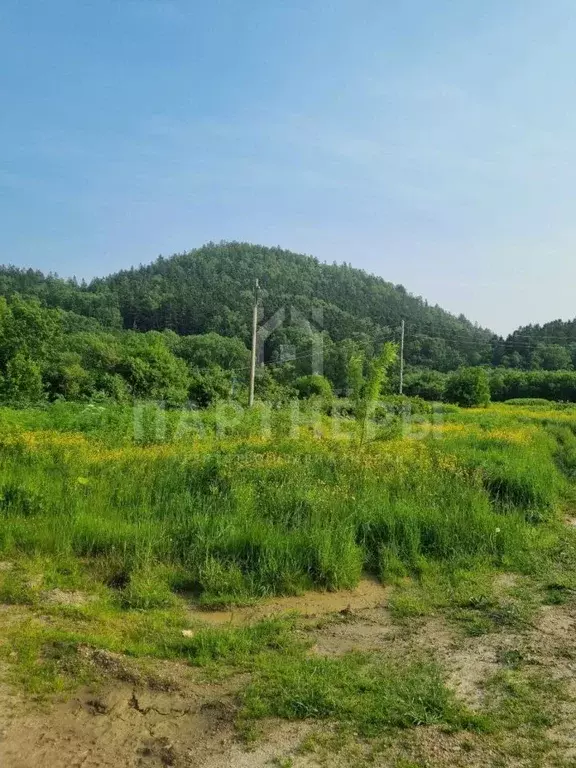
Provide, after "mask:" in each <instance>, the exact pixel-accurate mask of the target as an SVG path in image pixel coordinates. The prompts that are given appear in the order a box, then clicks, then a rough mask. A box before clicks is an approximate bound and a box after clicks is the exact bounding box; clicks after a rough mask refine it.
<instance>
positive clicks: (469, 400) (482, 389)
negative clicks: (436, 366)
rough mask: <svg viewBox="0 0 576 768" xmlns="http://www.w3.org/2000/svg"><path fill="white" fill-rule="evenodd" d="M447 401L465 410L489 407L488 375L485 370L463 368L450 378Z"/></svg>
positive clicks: (446, 392)
mask: <svg viewBox="0 0 576 768" xmlns="http://www.w3.org/2000/svg"><path fill="white" fill-rule="evenodd" d="M444 397H445V399H446V400H447V401H448V402H449V403H456V404H457V405H460V406H462V407H464V408H478V407H482V406H487V405H488V403H489V402H490V385H489V379H488V374H487V373H486V371H485V370H484V369H483V368H462V369H461V370H459V371H457V372H456V373H453V374H452V375H451V376H450V377H449V378H448V383H447V384H446V391H445V393H444Z"/></svg>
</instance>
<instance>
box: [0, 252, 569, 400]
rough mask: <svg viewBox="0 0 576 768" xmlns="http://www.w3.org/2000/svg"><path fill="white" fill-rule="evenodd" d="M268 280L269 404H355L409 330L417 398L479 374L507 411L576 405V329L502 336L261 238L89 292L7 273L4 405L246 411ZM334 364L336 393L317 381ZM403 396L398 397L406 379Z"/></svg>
mask: <svg viewBox="0 0 576 768" xmlns="http://www.w3.org/2000/svg"><path fill="white" fill-rule="evenodd" d="M256 278H258V279H259V281H260V285H261V305H262V308H263V322H264V323H266V321H269V322H268V327H267V330H266V333H265V334H264V337H265V338H264V348H263V360H262V361H261V362H263V363H264V365H262V366H259V367H258V376H257V381H256V390H257V394H258V395H259V396H260V397H262V398H266V399H269V400H278V401H281V400H286V399H289V398H291V397H294V396H297V395H300V396H304V395H305V394H306V393H308V394H310V392H311V391H315V390H317V391H324V392H326V391H327V390H326V388H327V387H328V388H329V389H330V390H331V391H332V392H334V393H336V394H339V395H342V394H344V395H345V394H346V393H347V392H348V391H350V389H351V384H350V380H349V378H350V361H351V360H363V361H364V363H363V365H364V367H365V372H366V371H367V370H368V369H369V367H370V365H371V361H372V360H374V359H375V358H376V357H377V356H378V355H379V354H380V351H381V350H382V348H383V345H384V344H385V343H386V342H388V341H397V340H398V338H399V327H400V324H401V321H402V320H403V319H404V320H405V321H406V329H407V332H406V344H405V361H406V366H407V369H406V379H405V391H406V393H407V394H410V395H418V396H420V397H423V398H425V399H427V400H442V399H444V398H445V397H446V386H447V375H448V374H449V373H450V372H452V371H455V370H458V369H461V368H465V367H469V366H473V367H482V368H485V369H487V370H489V369H492V373H491V374H490V389H491V393H492V399H493V400H507V399H513V398H525V397H531V398H534V397H536V398H547V399H553V400H569V401H576V386H575V384H574V382H575V380H576V374H575V373H574V372H573V371H574V368H575V367H576V321H572V322H569V323H563V322H560V321H556V322H554V323H549V324H547V325H545V326H527V327H525V328H521V329H519V330H518V331H516V332H515V333H514V334H512V335H511V336H509V337H508V338H507V339H502V338H499V337H497V336H495V335H494V334H491V333H490V332H489V331H486V330H484V329H482V328H479V327H478V326H476V325H473V324H472V323H471V322H469V321H468V320H467V319H466V318H465V317H463V316H460V317H455V316H453V315H451V314H449V313H447V312H445V311H444V310H442V309H440V308H439V307H433V306H430V305H429V304H428V303H427V302H426V301H424V300H423V299H421V298H418V297H414V296H412V295H410V294H409V293H408V292H407V291H406V290H405V289H404V288H403V287H402V286H398V285H396V286H394V285H392V284H391V283H387V282H386V281H384V280H382V279H381V278H378V277H374V276H372V275H368V274H366V273H365V272H363V271H362V270H358V269H353V268H352V267H351V266H349V265H347V264H344V265H340V266H338V265H335V264H334V265H328V264H322V263H320V262H318V261H317V260H316V259H313V258H311V257H309V256H302V255H298V254H294V253H291V252H289V251H284V250H281V249H280V248H262V247H260V246H254V245H249V244H245V243H223V244H219V245H215V244H209V245H206V246H204V247H203V248H199V249H197V250H195V251H191V252H189V253H184V254H180V255H176V256H173V257H171V258H168V259H164V258H159V259H157V260H156V261H155V262H154V263H153V264H151V265H149V266H142V267H139V268H135V269H131V270H126V271H122V272H118V273H117V274H115V275H111V276H110V277H107V278H103V279H98V280H94V281H92V282H91V283H89V284H88V283H84V282H81V283H79V282H77V281H76V280H63V279H61V278H59V277H57V276H55V275H44V274H42V273H41V272H38V271H34V270H21V269H17V268H15V267H0V397H1V398H2V399H3V400H4V401H7V402H34V401H37V400H38V399H41V398H48V399H50V400H54V399H56V398H59V397H62V398H66V399H83V400H87V399H93V398H110V399H114V400H117V401H125V400H128V399H130V398H151V399H156V400H163V401H165V402H166V403H168V404H180V403H184V402H186V401H188V400H191V401H192V402H195V403H197V404H198V405H199V406H205V405H209V404H210V403H212V402H214V401H216V400H218V399H226V398H229V397H233V398H235V399H237V400H239V401H240V402H242V401H243V400H246V398H247V383H248V370H249V354H250V353H249V345H250V320H251V314H252V305H253V300H254V297H253V290H252V289H253V285H254V282H255V280H256ZM319 350H321V354H320V356H319ZM319 364H320V366H321V372H322V373H323V375H324V377H325V381H323V382H321V381H320V380H319V379H312V380H311V379H310V376H311V375H312V374H314V373H315V372H316V371H317V369H318V365H319ZM395 376H396V379H395ZM389 386H390V388H391V390H392V391H396V390H397V386H398V380H397V371H396V372H392V376H391V381H390V385H389ZM352 388H353V387H352Z"/></svg>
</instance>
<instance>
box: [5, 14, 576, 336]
mask: <svg viewBox="0 0 576 768" xmlns="http://www.w3.org/2000/svg"><path fill="white" fill-rule="evenodd" d="M0 95H1V102H0V261H2V262H6V263H8V262H9V263H13V264H17V265H19V266H32V267H35V268H39V269H42V270H45V271H48V270H51V271H56V272H58V273H59V274H61V275H64V276H69V275H73V274H75V275H77V276H78V277H86V278H89V277H92V276H94V275H103V274H106V273H108V272H110V271H114V270H117V269H119V268H122V267H127V266H130V265H132V264H138V263H146V262H149V261H151V260H152V259H153V258H155V257H156V256H157V255H158V254H160V253H162V254H163V255H169V254H171V253H174V252H178V251H180V252H181V251H185V250H190V249H191V248H194V247H197V246H199V245H201V244H202V243H204V242H206V241H208V240H214V241H218V240H222V239H224V240H248V241H251V242H256V243H262V244H266V245H277V244H279V245H282V246H283V247H285V248H289V249H291V250H295V251H300V252H304V253H311V254H314V255H315V256H317V257H319V258H320V259H322V260H327V261H333V260H336V261H344V260H345V261H348V262H351V263H352V264H353V265H354V266H358V267H362V268H364V269H366V270H368V271H370V272H375V273H376V274H379V275H382V276H383V277H384V278H386V279H388V280H391V281H393V282H395V283H403V284H404V285H405V286H406V287H407V288H408V290H410V291H411V292H413V293H416V294H420V295H422V296H424V297H425V298H427V299H428V300H429V301H431V302H433V303H436V302H437V303H439V304H440V305H441V306H443V307H445V308H447V309H449V310H451V311H454V312H456V313H459V312H464V313H465V314H466V315H467V316H469V317H470V318H471V319H473V320H477V321H478V322H480V323H481V324H483V325H486V326H489V327H491V328H494V329H495V330H497V331H499V332H508V331H510V330H512V329H513V328H514V327H516V326H518V325H520V324H525V323H529V322H544V321H546V320H551V319H554V318H557V317H562V318H564V319H568V318H572V317H574V316H575V315H576V295H575V291H574V288H575V286H576V258H575V256H576V251H575V246H576V2H575V0H549V1H548V2H544V1H543V0H435V1H434V2H432V0H241V1H240V0H210V1H209V2H208V1H205V2H193V0H2V3H1V5H0Z"/></svg>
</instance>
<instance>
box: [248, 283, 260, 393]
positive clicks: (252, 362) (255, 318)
mask: <svg viewBox="0 0 576 768" xmlns="http://www.w3.org/2000/svg"><path fill="white" fill-rule="evenodd" d="M259 298H260V285H259V283H258V280H256V285H255V286H254V311H253V314H252V358H251V360H250V395H249V398H248V405H249V406H253V405H254V381H255V379H256V347H257V343H258V300H259Z"/></svg>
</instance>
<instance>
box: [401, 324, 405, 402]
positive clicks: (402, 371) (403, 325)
mask: <svg viewBox="0 0 576 768" xmlns="http://www.w3.org/2000/svg"><path fill="white" fill-rule="evenodd" d="M405 328H406V323H405V322H404V320H402V329H401V331H400V394H402V393H403V389H404V331H405Z"/></svg>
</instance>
